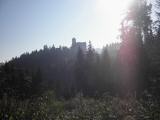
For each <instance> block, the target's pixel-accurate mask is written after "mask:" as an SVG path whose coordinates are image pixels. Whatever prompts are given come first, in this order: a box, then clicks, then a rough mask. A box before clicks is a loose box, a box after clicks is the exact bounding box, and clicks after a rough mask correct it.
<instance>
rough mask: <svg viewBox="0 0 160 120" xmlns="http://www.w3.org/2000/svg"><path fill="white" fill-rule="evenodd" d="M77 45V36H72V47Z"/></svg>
mask: <svg viewBox="0 0 160 120" xmlns="http://www.w3.org/2000/svg"><path fill="white" fill-rule="evenodd" d="M75 45H76V38H72V47H73V46H75Z"/></svg>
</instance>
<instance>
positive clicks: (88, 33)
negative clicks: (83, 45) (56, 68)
mask: <svg viewBox="0 0 160 120" xmlns="http://www.w3.org/2000/svg"><path fill="white" fill-rule="evenodd" d="M131 1H132V0H0V62H2V61H5V60H9V59H11V58H12V57H15V56H19V55H20V54H22V53H24V52H31V51H32V50H35V49H40V48H43V45H45V44H46V45H48V46H52V45H53V44H54V45H55V46H56V47H58V46H59V45H62V46H68V47H69V46H70V45H71V39H72V37H75V38H76V39H77V41H86V42H88V41H89V40H91V41H92V44H93V46H94V47H95V48H101V47H102V46H105V45H106V44H109V43H112V42H118V41H119V40H118V39H117V36H118V34H119V32H118V28H119V23H120V21H121V19H122V16H123V15H124V13H125V9H126V8H127V6H128V5H129V3H130V2H131Z"/></svg>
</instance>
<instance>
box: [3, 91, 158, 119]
mask: <svg viewBox="0 0 160 120" xmlns="http://www.w3.org/2000/svg"><path fill="white" fill-rule="evenodd" d="M159 107H160V106H159V104H158V102H157V101H156V100H155V99H153V98H152V97H151V96H149V95H148V97H147V96H146V99H145V100H144V99H138V100H137V99H136V98H134V97H132V96H128V97H127V98H120V97H116V96H110V95H108V94H105V95H103V97H100V98H99V97H98V98H96V97H94V98H93V97H92V98H91V97H83V96H82V94H78V95H77V96H76V97H74V98H71V99H70V100H63V99H61V100H57V99H56V98H55V96H54V92H51V91H49V92H46V93H45V94H43V95H42V96H40V97H38V98H35V99H34V98H32V99H28V100H24V101H20V100H17V99H14V98H10V97H7V96H4V97H3V99H1V100H0V108H1V109H0V119H1V120H7V119H8V120H15V119H16V120H159V117H160V110H159Z"/></svg>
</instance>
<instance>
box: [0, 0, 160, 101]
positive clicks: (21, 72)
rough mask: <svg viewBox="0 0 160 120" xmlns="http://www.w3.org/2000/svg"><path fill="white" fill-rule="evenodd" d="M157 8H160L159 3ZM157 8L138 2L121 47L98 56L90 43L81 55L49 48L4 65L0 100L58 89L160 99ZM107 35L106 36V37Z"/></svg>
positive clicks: (63, 94) (123, 28) (124, 23)
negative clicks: (152, 17)
mask: <svg viewBox="0 0 160 120" xmlns="http://www.w3.org/2000/svg"><path fill="white" fill-rule="evenodd" d="M156 6H159V7H160V2H159V1H157V4H156ZM151 10H152V5H151V4H148V3H147V2H146V0H135V1H134V3H133V4H132V6H130V8H129V9H128V11H127V14H126V17H125V18H124V19H123V21H122V23H121V35H120V38H121V40H122V41H121V43H120V48H117V47H115V46H106V47H104V48H103V51H102V53H101V54H98V53H97V52H96V51H95V50H94V48H93V46H92V44H91V42H89V45H88V49H87V51H86V52H84V51H83V50H81V49H79V51H78V53H77V54H76V55H74V54H73V51H72V49H71V48H67V47H59V48H55V47H54V46H53V47H48V46H46V45H45V46H44V48H43V49H41V50H39V51H37V50H36V51H33V52H32V53H25V54H22V55H21V56H20V57H18V58H14V59H12V60H10V61H9V62H7V63H5V64H4V65H2V66H1V67H0V96H3V95H4V94H7V95H9V96H13V97H18V98H21V99H25V98H29V97H32V96H38V95H39V94H42V93H43V92H44V91H47V90H54V91H55V93H56V95H57V97H59V98H61V97H64V98H70V97H72V96H75V95H76V94H77V93H83V95H85V96H94V97H98V96H101V95H102V94H103V93H105V92H108V93H110V94H113V95H117V94H118V95H121V96H125V95H128V94H134V95H136V96H141V95H143V94H145V93H150V94H152V95H154V96H156V97H157V98H158V97H159V96H160V32H159V31H160V20H159V19H160V12H159V8H157V9H156V15H157V16H156V17H157V20H156V21H153V20H152V19H151V15H152V14H151V13H152V11H151ZM106 34H107V33H106Z"/></svg>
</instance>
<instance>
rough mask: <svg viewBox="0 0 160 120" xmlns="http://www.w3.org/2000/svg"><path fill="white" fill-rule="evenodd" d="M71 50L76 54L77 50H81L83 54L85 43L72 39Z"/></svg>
mask: <svg viewBox="0 0 160 120" xmlns="http://www.w3.org/2000/svg"><path fill="white" fill-rule="evenodd" d="M71 49H72V51H74V52H75V53H77V52H78V50H79V49H81V50H82V51H83V52H85V51H86V50H87V45H86V42H76V38H72V45H71Z"/></svg>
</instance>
